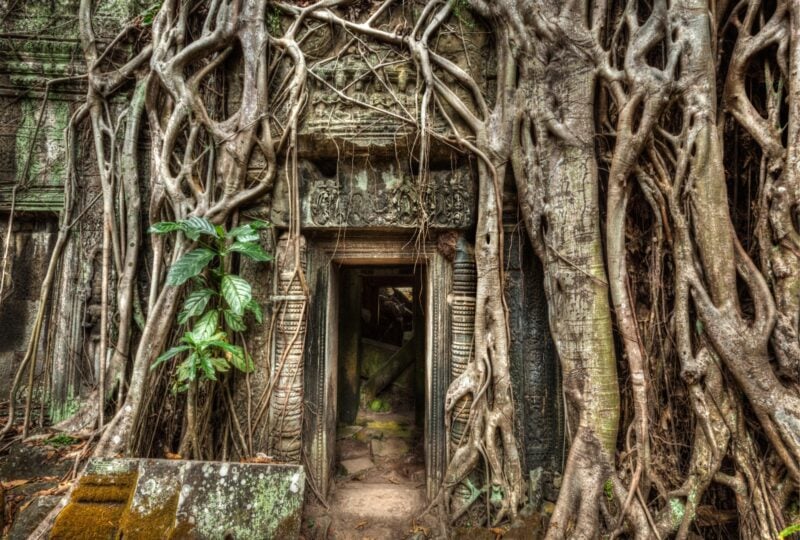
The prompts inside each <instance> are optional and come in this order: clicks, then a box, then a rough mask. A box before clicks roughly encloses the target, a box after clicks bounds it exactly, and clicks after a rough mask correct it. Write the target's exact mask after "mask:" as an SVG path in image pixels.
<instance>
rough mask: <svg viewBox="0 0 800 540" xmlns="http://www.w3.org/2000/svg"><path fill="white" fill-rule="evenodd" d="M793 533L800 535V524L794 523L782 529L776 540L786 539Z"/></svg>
mask: <svg viewBox="0 0 800 540" xmlns="http://www.w3.org/2000/svg"><path fill="white" fill-rule="evenodd" d="M795 533H800V523H794V524H792V525H789V526H788V527H786V528H785V529H783V530H782V531H781V532H779V533H778V538H780V539H781V540H783V539H784V538H788V537H789V536H791V535H793V534H795Z"/></svg>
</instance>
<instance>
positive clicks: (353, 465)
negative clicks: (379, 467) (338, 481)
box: [342, 457, 375, 474]
mask: <svg viewBox="0 0 800 540" xmlns="http://www.w3.org/2000/svg"><path fill="white" fill-rule="evenodd" d="M342 467H344V470H345V471H346V472H347V474H358V473H361V472H364V471H368V470H370V469H374V468H375V463H373V462H372V460H371V459H369V458H368V457H359V458H355V459H345V460H343V461H342Z"/></svg>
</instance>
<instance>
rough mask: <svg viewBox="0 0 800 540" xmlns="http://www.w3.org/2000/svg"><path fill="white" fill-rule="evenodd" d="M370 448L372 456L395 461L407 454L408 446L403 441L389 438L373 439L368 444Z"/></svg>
mask: <svg viewBox="0 0 800 540" xmlns="http://www.w3.org/2000/svg"><path fill="white" fill-rule="evenodd" d="M370 444H371V446H372V456H373V457H379V458H384V459H397V458H399V457H403V456H405V455H406V454H408V452H409V449H408V444H407V443H406V442H405V441H404V440H403V439H398V438H394V437H392V438H390V439H384V440H380V439H373V440H372V442H371V443H370Z"/></svg>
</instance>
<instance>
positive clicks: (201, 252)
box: [167, 248, 217, 285]
mask: <svg viewBox="0 0 800 540" xmlns="http://www.w3.org/2000/svg"><path fill="white" fill-rule="evenodd" d="M216 255H217V254H216V253H214V252H213V251H212V250H210V249H207V248H197V249H195V250H192V251H190V252H189V253H186V254H184V255H183V257H181V258H180V259H178V261H177V262H176V263H175V264H173V265H172V268H170V269H169V274H167V285H182V284H184V283H186V281H187V280H189V279H190V278H193V277H194V276H196V275H197V274H199V273H200V272H202V271H203V268H205V267H206V266H207V265H208V263H210V262H211V260H212V259H213V258H214V257H215V256H216Z"/></svg>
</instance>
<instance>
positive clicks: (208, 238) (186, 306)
mask: <svg viewBox="0 0 800 540" xmlns="http://www.w3.org/2000/svg"><path fill="white" fill-rule="evenodd" d="M269 226H270V225H269V224H268V223H266V222H264V221H253V222H251V223H247V224H246V225H241V226H239V227H236V228H234V229H231V230H230V231H226V230H225V229H224V228H223V227H222V226H220V225H213V224H212V223H211V222H209V221H208V220H206V219H204V218H199V217H190V218H188V219H184V220H181V221H177V222H175V221H162V222H160V223H156V224H154V225H153V226H152V227H150V232H151V233H155V234H168V233H173V232H181V233H183V234H185V235H186V237H187V238H189V239H190V240H193V241H195V242H197V243H198V246H197V247H196V248H195V249H193V250H192V251H189V252H187V253H185V254H184V255H183V256H182V257H181V258H180V259H178V261H177V262H175V264H173V265H172V267H171V268H170V269H169V273H168V274H167V285H171V286H179V285H183V284H184V283H186V282H187V281H190V280H191V285H192V287H191V289H190V291H189V293H188V294H187V296H186V299H185V300H184V303H183V309H182V310H181V312H180V313H179V314H178V323H179V324H187V325H189V329H188V330H187V331H186V333H184V334H183V337H181V339H180V344H179V345H177V346H175V347H172V348H171V349H169V350H168V351H166V352H165V353H164V354H162V355H161V356H159V357H158V359H156V361H155V362H154V363H153V365H152V366H151V369H152V368H154V367H156V366H158V365H159V364H161V363H163V362H166V361H167V360H170V359H172V358H175V357H177V356H183V357H184V359H183V361H182V362H181V363H180V364H178V367H177V371H176V382H175V389H176V390H177V391H183V390H186V389H187V388H188V384H189V383H190V382H192V381H195V380H197V379H198V378H203V379H207V380H211V381H215V380H217V373H224V372H226V371H228V370H229V369H230V367H231V366H233V367H234V368H236V369H238V370H240V371H243V372H246V373H247V372H250V371H252V370H253V361H252V359H251V358H250V356H249V355H248V354H247V353H246V352H245V351H244V349H243V348H242V347H241V346H239V345H236V344H234V343H232V342H231V340H230V332H242V331H244V330H246V329H247V325H246V324H245V315H246V314H247V313H249V314H251V315H252V316H253V318H254V319H255V320H256V321H257V322H258V323H261V322H262V320H263V314H262V312H261V307H260V306H259V305H258V303H257V302H256V301H255V300H253V296H252V287H251V285H250V283H248V282H247V280H245V279H243V278H242V277H241V276H238V275H236V274H232V273H228V272H227V271H226V268H227V266H228V265H227V263H228V259H229V257H231V256H232V255H233V254H234V253H240V254H242V255H244V256H246V257H249V258H250V259H252V260H254V261H258V262H266V261H271V260H272V255H270V254H269V253H267V252H266V251H265V250H264V248H262V247H261V245H260V244H259V235H258V231H259V230H261V229H265V228H267V227H269Z"/></svg>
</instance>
